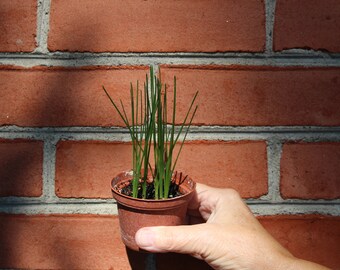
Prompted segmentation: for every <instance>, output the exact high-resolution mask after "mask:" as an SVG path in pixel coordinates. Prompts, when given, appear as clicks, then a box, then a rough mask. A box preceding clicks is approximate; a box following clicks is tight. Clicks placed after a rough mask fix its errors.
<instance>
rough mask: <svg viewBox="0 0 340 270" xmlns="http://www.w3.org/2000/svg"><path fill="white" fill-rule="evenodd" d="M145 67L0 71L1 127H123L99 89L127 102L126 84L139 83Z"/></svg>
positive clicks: (128, 85) (9, 68) (15, 69)
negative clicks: (105, 89)
mask: <svg viewBox="0 0 340 270" xmlns="http://www.w3.org/2000/svg"><path fill="white" fill-rule="evenodd" d="M147 70H148V68H146V67H135V68H133V67H130V68H128V67H122V68H114V67H112V68H110V67H107V68H106V67H102V68H99V69H96V68H82V69H63V68H44V67H39V68H33V69H23V68H13V67H7V68H6V67H4V68H3V69H0V81H1V88H2V89H1V99H0V125H18V126H111V125H123V122H122V121H121V120H120V118H119V116H118V114H117V113H116V112H115V110H114V108H113V106H112V105H111V103H110V101H109V99H108V98H107V97H106V95H105V93H104V91H103V90H102V85H104V86H105V87H106V88H107V90H108V91H109V92H110V94H111V95H112V96H113V97H114V98H115V99H116V100H119V99H120V98H121V99H122V100H123V102H124V104H127V105H128V104H129V103H128V102H129V100H130V82H133V83H135V82H136V81H137V80H138V79H139V80H140V81H144V78H145V74H146V73H147Z"/></svg>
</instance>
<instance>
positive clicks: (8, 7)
mask: <svg viewBox="0 0 340 270" xmlns="http://www.w3.org/2000/svg"><path fill="white" fill-rule="evenodd" d="M0 18H1V20H0V36H1V38H0V52H31V51H33V50H34V49H35V47H36V41H35V36H36V27H37V1H36V0H2V1H0Z"/></svg>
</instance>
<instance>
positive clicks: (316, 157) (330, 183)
mask: <svg viewBox="0 0 340 270" xmlns="http://www.w3.org/2000/svg"><path fill="white" fill-rule="evenodd" d="M339 164H340V143H286V144H284V146H283V152H282V158H281V194H282V197H284V198H300V199H336V198H340V185H339V179H340V166H339Z"/></svg>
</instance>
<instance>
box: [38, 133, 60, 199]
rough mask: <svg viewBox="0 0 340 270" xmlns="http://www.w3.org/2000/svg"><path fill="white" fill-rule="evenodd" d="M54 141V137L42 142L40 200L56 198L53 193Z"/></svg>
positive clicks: (55, 141)
mask: <svg viewBox="0 0 340 270" xmlns="http://www.w3.org/2000/svg"><path fill="white" fill-rule="evenodd" d="M56 143H57V140H56V139H54V138H50V139H48V140H45V142H44V159H43V194H42V196H41V199H42V202H54V201H56V200H58V198H57V197H56V195H55V163H56V152H57V150H56Z"/></svg>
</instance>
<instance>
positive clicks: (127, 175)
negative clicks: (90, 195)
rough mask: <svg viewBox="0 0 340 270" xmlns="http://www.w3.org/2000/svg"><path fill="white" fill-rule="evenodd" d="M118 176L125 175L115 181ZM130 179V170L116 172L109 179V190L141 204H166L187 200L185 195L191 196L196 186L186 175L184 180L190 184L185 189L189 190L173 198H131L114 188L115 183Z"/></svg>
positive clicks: (124, 198) (122, 197)
mask: <svg viewBox="0 0 340 270" xmlns="http://www.w3.org/2000/svg"><path fill="white" fill-rule="evenodd" d="M119 176H122V177H125V179H121V180H118V181H117V180H116V178H117V177H119ZM131 180H132V171H123V172H121V173H120V174H118V175H117V176H115V177H114V178H113V179H112V180H111V190H112V192H113V193H114V194H115V195H116V196H118V197H120V198H121V199H123V200H124V201H125V200H129V201H134V202H136V203H137V202H140V203H141V204H166V203H170V202H176V201H184V200H187V197H191V196H192V195H193V192H194V191H195V188H196V182H195V181H193V180H192V179H191V178H190V177H188V178H187V180H186V181H188V182H189V183H190V184H187V185H186V186H188V189H187V190H189V191H188V192H187V193H185V194H182V195H180V196H177V197H174V198H167V199H159V200H155V199H140V198H133V197H131V196H128V195H125V194H122V193H120V192H118V191H117V190H116V189H115V186H116V184H117V183H120V182H125V181H131ZM114 181H117V183H115V184H114ZM189 185H190V186H189ZM115 199H116V198H115ZM116 201H117V202H118V200H117V199H116ZM119 203H121V204H124V205H126V203H124V202H122V201H119Z"/></svg>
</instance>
